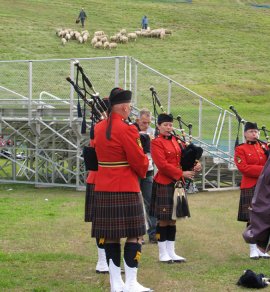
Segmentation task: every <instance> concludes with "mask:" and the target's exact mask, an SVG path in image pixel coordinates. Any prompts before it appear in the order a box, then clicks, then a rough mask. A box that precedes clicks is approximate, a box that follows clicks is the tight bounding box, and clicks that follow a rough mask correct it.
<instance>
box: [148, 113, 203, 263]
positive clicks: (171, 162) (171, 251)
mask: <svg viewBox="0 0 270 292" xmlns="http://www.w3.org/2000/svg"><path fill="white" fill-rule="evenodd" d="M157 128H158V131H159V135H158V136H157V137H156V138H155V139H154V140H152V142H151V155H152V158H153V161H154V163H155V165H156V166H157V168H158V172H157V173H156V175H155V177H154V184H153V192H152V202H151V213H152V215H153V216H155V217H157V219H158V226H157V231H156V234H157V239H158V248H159V261H161V262H172V261H174V262H185V261H186V259H185V258H183V257H181V256H178V255H177V254H176V253H175V235H176V225H175V224H176V221H175V220H172V213H173V195H174V185H175V183H176V182H177V181H179V180H183V179H184V178H188V179H191V180H192V179H193V178H194V176H195V173H196V172H198V171H200V170H201V164H200V163H197V164H196V165H195V166H194V169H193V170H192V171H182V169H181V166H180V161H181V147H180V145H179V143H178V141H177V140H176V138H175V137H174V136H173V135H172V134H171V133H172V130H173V117H172V115H170V114H165V113H162V114H160V115H159V116H158V119H157Z"/></svg>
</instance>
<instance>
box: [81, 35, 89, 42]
mask: <svg viewBox="0 0 270 292" xmlns="http://www.w3.org/2000/svg"><path fill="white" fill-rule="evenodd" d="M82 40H83V42H84V43H86V42H87V40H88V35H87V34H84V35H83V36H82Z"/></svg>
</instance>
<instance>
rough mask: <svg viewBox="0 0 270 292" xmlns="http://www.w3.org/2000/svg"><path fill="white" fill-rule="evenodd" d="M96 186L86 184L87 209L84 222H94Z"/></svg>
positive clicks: (85, 209)
mask: <svg viewBox="0 0 270 292" xmlns="http://www.w3.org/2000/svg"><path fill="white" fill-rule="evenodd" d="M94 189H95V185H94V184H86V192H85V208H84V222H92V219H93V215H94V206H95V203H94V199H95V197H94V195H95V191H94Z"/></svg>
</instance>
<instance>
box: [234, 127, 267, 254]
mask: <svg viewBox="0 0 270 292" xmlns="http://www.w3.org/2000/svg"><path fill="white" fill-rule="evenodd" d="M244 135H245V139H246V143H243V144H240V145H239V146H237V147H236V148H235V154H234V161H235V164H236V166H237V168H238V170H239V171H240V172H241V174H242V180H241V186H240V189H241V192H240V200H239V209H238V218H237V220H238V221H244V222H248V224H249V209H250V207H251V201H252V198H253V195H254V191H255V186H256V183H257V180H258V178H259V176H260V174H261V172H262V170H263V167H264V165H265V163H266V160H267V156H266V149H265V145H264V144H263V145H262V144H261V143H260V142H258V140H257V139H258V137H259V130H258V127H257V124H256V123H251V122H247V123H246V124H245V129H244ZM249 256H250V258H251V259H258V258H259V257H269V255H268V254H262V253H261V252H260V251H259V250H258V249H257V247H256V245H255V244H250V255H249Z"/></svg>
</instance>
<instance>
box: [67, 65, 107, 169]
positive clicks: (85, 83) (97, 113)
mask: <svg viewBox="0 0 270 292" xmlns="http://www.w3.org/2000/svg"><path fill="white" fill-rule="evenodd" d="M74 66H75V67H76V68H77V71H76V81H75V82H74V81H73V80H72V79H71V78H70V77H67V78H66V80H67V81H68V82H69V83H70V84H71V85H72V86H73V88H74V90H75V92H76V93H77V96H78V103H77V112H78V117H79V118H83V120H82V128H81V133H82V134H85V133H86V105H87V106H88V107H89V108H90V112H91V116H90V120H91V127H90V138H91V139H94V126H95V124H96V123H98V122H99V121H101V120H103V119H105V118H106V117H107V113H106V111H107V108H108V105H107V104H106V101H105V100H102V99H101V98H100V97H99V93H97V92H96V91H95V89H94V87H93V85H92V83H91V81H90V80H89V78H88V77H87V75H86V74H85V73H84V70H83V68H82V67H81V66H80V64H79V62H78V61H75V62H74ZM79 76H81V83H82V86H80V85H79ZM90 91H91V92H90ZM89 97H90V98H89ZM80 99H81V100H83V102H84V109H83V111H82V109H81V105H80ZM82 155H83V158H84V163H85V169H86V170H97V169H98V161H97V156H96V152H95V149H94V148H93V147H91V146H84V148H83V154H82Z"/></svg>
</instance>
